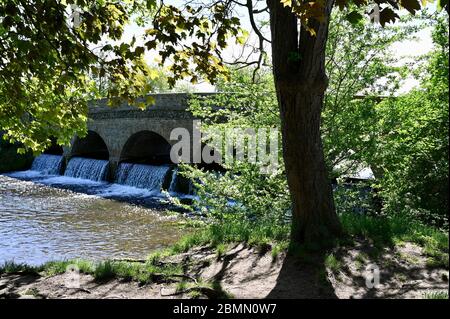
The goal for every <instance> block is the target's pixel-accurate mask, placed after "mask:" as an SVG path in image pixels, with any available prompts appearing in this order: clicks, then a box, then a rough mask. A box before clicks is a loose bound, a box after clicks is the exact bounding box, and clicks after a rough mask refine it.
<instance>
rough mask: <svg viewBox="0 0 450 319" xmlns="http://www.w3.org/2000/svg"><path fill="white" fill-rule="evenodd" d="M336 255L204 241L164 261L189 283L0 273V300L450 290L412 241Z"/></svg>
mask: <svg viewBox="0 0 450 319" xmlns="http://www.w3.org/2000/svg"><path fill="white" fill-rule="evenodd" d="M334 255H335V256H336V258H337V260H338V262H336V263H334V264H333V265H332V266H329V267H328V268H327V267H325V266H324V264H328V263H324V258H325V256H323V257H322V256H316V257H315V258H314V260H308V261H305V260H300V259H299V258H298V257H292V256H290V255H288V256H286V254H279V255H278V256H276V258H274V257H273V256H272V254H271V253H270V252H266V253H264V252H261V251H258V250H257V249H254V248H249V247H246V246H244V245H242V244H239V245H235V246H231V247H230V249H229V250H228V251H227V252H226V253H225V254H224V255H223V256H220V258H219V257H218V255H217V253H216V252H215V251H213V250H212V249H210V248H207V247H203V248H197V249H194V250H192V251H190V252H189V253H185V254H180V255H176V256H172V257H169V258H167V259H166V260H165V261H166V262H177V263H178V262H180V263H182V264H183V265H185V274H186V278H192V280H193V282H190V283H189V284H188V285H185V286H182V287H181V288H180V284H177V283H176V280H174V281H172V282H162V283H151V284H145V285H141V284H139V283H137V282H133V281H125V280H120V279H112V280H109V281H101V282H99V281H96V280H94V278H93V277H92V276H91V275H85V274H81V276H80V286H79V288H68V284H67V283H68V282H70V281H69V279H70V278H69V277H68V276H70V275H68V274H61V275H55V276H49V277H42V276H39V275H23V274H6V275H2V276H0V298H193V297H197V298H198V297H201V298H202V297H203V298H204V297H210V298H211V297H212V298H214V297H215V296H220V295H223V293H226V294H227V295H228V296H229V297H232V298H424V296H425V294H426V293H431V292H442V291H448V288H449V284H448V277H449V271H448V270H447V269H437V268H428V267H427V265H426V260H427V257H426V256H425V255H424V254H423V252H422V249H421V248H420V247H419V246H416V245H414V244H410V243H406V244H403V245H401V246H397V247H395V248H393V249H385V250H384V251H382V252H381V253H379V254H377V256H376V257H373V256H372V258H371V257H369V256H371V247H370V245H368V244H367V243H360V244H359V245H357V246H356V247H353V248H352V249H340V250H336V251H335V253H334ZM322 258H323V259H322ZM377 274H379V276H378V277H377ZM377 278H379V280H377ZM200 283H202V284H200ZM205 283H206V284H205ZM208 283H209V284H208ZM212 283H214V284H212ZM377 283H378V285H377ZM69 286H70V284H69ZM200 286H204V287H206V286H207V287H209V288H205V289H197V288H198V287H200ZM192 287H197V288H192ZM193 292H196V293H195V294H194V293H193Z"/></svg>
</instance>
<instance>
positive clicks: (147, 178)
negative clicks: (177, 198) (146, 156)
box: [116, 163, 170, 192]
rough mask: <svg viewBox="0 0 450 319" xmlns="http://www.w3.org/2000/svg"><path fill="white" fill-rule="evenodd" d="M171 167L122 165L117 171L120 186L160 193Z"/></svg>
mask: <svg viewBox="0 0 450 319" xmlns="http://www.w3.org/2000/svg"><path fill="white" fill-rule="evenodd" d="M169 169H170V167H169V166H166V165H160V166H153V165H143V164H132V163H121V164H120V165H119V168H118V170H117V178H116V182H117V183H118V184H123V185H128V186H133V187H138V188H143V189H147V190H149V191H156V192H160V191H161V189H162V187H163V183H164V181H165V180H166V178H167V174H168V173H169Z"/></svg>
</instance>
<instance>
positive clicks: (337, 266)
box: [325, 254, 342, 274]
mask: <svg viewBox="0 0 450 319" xmlns="http://www.w3.org/2000/svg"><path fill="white" fill-rule="evenodd" d="M325 267H326V268H328V269H329V270H330V271H331V272H333V273H334V274H337V273H338V272H339V271H340V270H341V268H342V262H341V261H340V260H339V259H337V258H336V256H335V255H334V254H329V255H328V256H326V257H325Z"/></svg>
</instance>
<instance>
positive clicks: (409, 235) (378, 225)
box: [341, 214, 449, 269]
mask: <svg viewBox="0 0 450 319" xmlns="http://www.w3.org/2000/svg"><path fill="white" fill-rule="evenodd" d="M341 221H342V226H343V228H344V230H345V231H346V232H347V233H348V234H350V235H352V236H358V237H363V238H366V239H370V240H372V242H373V244H374V246H375V247H377V248H382V247H385V246H394V245H396V244H401V243H402V242H412V243H415V244H417V245H419V246H421V247H422V248H423V250H424V253H425V254H426V255H427V256H428V260H429V261H428V265H429V266H430V267H445V268H447V269H448V266H449V265H448V258H449V255H448V245H449V242H448V233H444V232H443V231H440V230H438V229H436V228H433V227H430V226H426V225H424V224H422V223H419V222H417V221H414V220H412V219H410V218H408V217H406V216H402V215H395V216H388V217H375V216H364V215H356V214H343V215H342V216H341Z"/></svg>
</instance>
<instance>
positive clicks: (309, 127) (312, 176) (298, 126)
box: [267, 0, 341, 245]
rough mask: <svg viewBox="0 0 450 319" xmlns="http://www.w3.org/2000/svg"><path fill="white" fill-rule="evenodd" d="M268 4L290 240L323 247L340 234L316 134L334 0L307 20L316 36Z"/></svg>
mask: <svg viewBox="0 0 450 319" xmlns="http://www.w3.org/2000/svg"><path fill="white" fill-rule="evenodd" d="M267 2H268V5H269V9H270V27H271V33H272V63H273V70H274V71H273V73H274V79H275V89H276V92H277V99H278V105H279V107H280V117H281V130H282V138H283V157H284V161H285V167H286V175H287V182H288V186H289V191H290V195H291V200H292V231H291V240H292V241H293V242H296V243H309V244H320V245H321V244H326V243H328V242H329V241H331V240H332V239H334V238H335V237H336V236H339V235H340V233H341V226H340V223H339V219H338V217H337V215H336V210H335V207H334V200H333V192H332V187H331V181H330V180H329V179H328V176H327V170H326V165H325V160H324V154H323V148H322V141H321V136H320V116H321V109H322V105H323V98H324V93H325V90H326V88H327V85H328V79H327V76H326V73H325V47H326V41H327V36H328V21H329V17H330V14H331V9H332V6H333V0H327V4H326V8H325V20H324V21H323V22H318V21H313V22H310V24H309V26H310V27H312V28H313V29H314V30H315V32H316V35H315V36H312V35H311V34H310V33H309V31H307V30H305V28H304V27H303V26H301V27H300V31H298V30H299V25H298V24H299V23H298V19H297V17H296V16H295V15H294V14H293V13H292V12H291V8H289V7H286V8H285V7H284V6H283V5H282V4H281V3H280V0H267Z"/></svg>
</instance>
